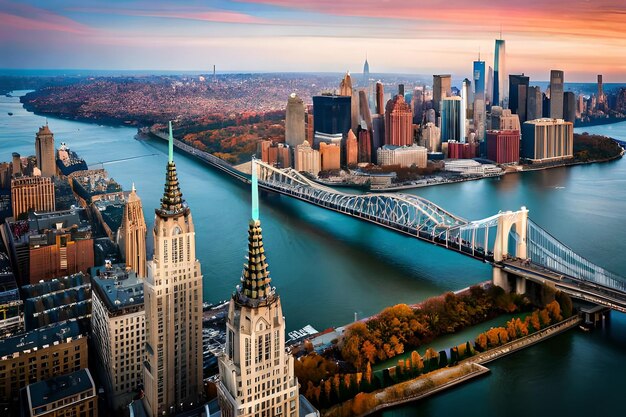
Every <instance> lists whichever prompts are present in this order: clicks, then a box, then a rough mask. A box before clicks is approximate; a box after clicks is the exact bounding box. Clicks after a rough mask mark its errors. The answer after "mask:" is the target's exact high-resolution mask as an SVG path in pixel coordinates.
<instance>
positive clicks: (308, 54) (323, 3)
mask: <svg viewBox="0 0 626 417" xmlns="http://www.w3.org/2000/svg"><path fill="white" fill-rule="evenodd" d="M624 23H626V6H625V4H624V3H623V2H621V1H617V0H610V1H593V2H592V1H564V0H556V1H550V2H544V1H536V0H533V1H529V2H525V3H524V4H523V5H521V4H519V2H516V1H510V0H505V1H500V2H497V4H493V2H490V1H486V0H479V1H476V2H473V3H471V4H468V3H467V2H463V1H460V0H452V1H440V0H436V1H429V2H427V3H424V4H419V5H416V4H415V2H413V1H409V0H399V1H393V2H390V1H382V2H381V1H375V0H363V1H354V0H346V1H341V2H337V1H329V0H318V1H287V0H243V1H232V0H214V1H211V2H203V1H186V2H184V4H179V3H178V2H174V1H158V2H153V1H78V0H60V1H54V2H49V1H43V0H34V1H20V2H14V1H7V0H0V54H2V57H3V60H2V65H1V66H2V67H5V68H63V69H67V68H81V69H131V70H132V69H134V70H138V69H141V70H146V69H150V70H197V71H210V70H212V68H213V65H216V67H217V70H218V71H247V72H249V71H261V72H267V71H306V72H317V71H325V72H326V71H329V72H332V71H345V70H352V71H353V72H357V71H360V70H361V66H362V62H363V60H364V58H365V56H366V54H367V56H368V58H369V61H370V65H371V71H372V72H373V73H383V72H395V73H422V74H429V73H441V72H449V73H452V74H454V75H458V76H463V75H464V74H467V73H469V71H470V69H469V65H468V63H469V62H471V60H474V59H476V57H477V56H478V53H479V50H480V51H481V57H482V59H485V60H487V61H492V60H493V39H495V38H497V37H499V36H500V30H501V29H502V37H503V38H505V39H506V40H507V56H508V58H507V59H508V70H509V71H510V72H511V73H515V72H518V73H521V72H525V73H526V74H527V75H530V76H531V77H533V78H534V79H539V80H547V78H548V72H549V69H551V68H559V69H562V70H564V71H566V73H567V81H568V82H576V81H580V82H591V81H593V78H594V76H595V74H597V73H600V72H602V73H603V74H604V75H605V82H619V81H623V76H622V77H621V78H620V74H622V75H623V74H624V71H626V59H625V58H624V57H625V56H626V32H624V31H623V27H624Z"/></svg>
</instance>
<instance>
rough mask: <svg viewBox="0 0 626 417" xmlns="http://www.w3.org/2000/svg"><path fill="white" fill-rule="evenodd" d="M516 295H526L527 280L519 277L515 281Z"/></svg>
mask: <svg viewBox="0 0 626 417" xmlns="http://www.w3.org/2000/svg"><path fill="white" fill-rule="evenodd" d="M515 293H516V294H526V278H523V277H517V278H516V281H515Z"/></svg>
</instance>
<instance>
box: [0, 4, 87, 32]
mask: <svg viewBox="0 0 626 417" xmlns="http://www.w3.org/2000/svg"><path fill="white" fill-rule="evenodd" d="M0 10H2V11H0V27H3V28H13V29H17V30H20V31H52V32H63V33H70V34H77V35H79V34H87V33H92V32H93V30H92V28H90V27H88V26H85V25H83V24H80V23H78V22H76V21H74V20H72V19H68V18H67V17H64V16H60V15H58V14H55V13H52V12H50V11H48V10H45V9H40V8H36V7H32V6H27V5H23V4H15V3H10V2H7V1H2V0H0Z"/></svg>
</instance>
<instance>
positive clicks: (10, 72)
mask: <svg viewBox="0 0 626 417" xmlns="http://www.w3.org/2000/svg"><path fill="white" fill-rule="evenodd" d="M28 72H31V73H45V72H50V73H58V74H23V73H28ZM63 72H71V73H72V74H68V75H72V76H99V74H97V73H103V74H106V73H119V74H123V73H127V74H136V75H142V74H145V75H153V76H158V75H203V76H205V75H212V74H213V70H211V69H205V70H199V69H198V70H168V69H101V68H100V69H96V68H1V67H0V76H16V75H19V76H31V77H40V76H62V75H64V74H62V73H63ZM81 73H84V74H81ZM215 73H216V75H255V74H261V75H263V74H295V75H299V74H303V75H304V74H310V75H328V76H333V75H338V76H341V77H343V75H344V74H345V73H346V72H345V71H280V70H278V71H263V70H233V71H218V70H216V72H215ZM350 74H351V75H353V76H360V75H362V74H363V73H362V72H350ZM511 74H513V73H511ZM370 75H371V76H374V78H376V77H375V76H376V75H386V76H395V77H401V76H409V77H414V78H417V77H432V76H433V75H435V74H429V73H410V72H408V73H407V72H370ZM451 76H452V78H453V79H461V80H462V79H463V78H465V76H464V75H456V74H454V73H451ZM566 76H567V74H566ZM530 83H531V84H532V83H546V84H549V83H550V80H548V79H546V80H535V79H532V78H531V80H530ZM565 84H597V79H595V78H594V79H593V80H590V81H565ZM602 84H603V85H605V86H607V85H626V75H625V81H608V82H607V81H603V83H602Z"/></svg>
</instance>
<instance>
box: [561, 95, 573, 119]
mask: <svg viewBox="0 0 626 417" xmlns="http://www.w3.org/2000/svg"><path fill="white" fill-rule="evenodd" d="M563 119H564V120H565V121H566V122H572V123H574V122H575V121H576V94H574V93H573V92H571V91H566V92H565V93H563Z"/></svg>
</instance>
